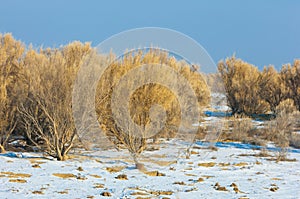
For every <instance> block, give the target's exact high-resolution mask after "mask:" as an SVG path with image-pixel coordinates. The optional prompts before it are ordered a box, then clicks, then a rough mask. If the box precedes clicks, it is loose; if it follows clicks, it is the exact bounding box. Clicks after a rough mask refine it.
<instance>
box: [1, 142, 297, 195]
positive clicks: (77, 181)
mask: <svg viewBox="0 0 300 199" xmlns="http://www.w3.org/2000/svg"><path fill="white" fill-rule="evenodd" d="M210 145H211V144H208V143H205V142H196V143H195V144H194V145H193V146H192V151H193V153H192V154H191V155H190V158H189V159H187V158H186V156H185V150H186V148H187V147H188V146H190V143H187V142H183V141H178V140H170V141H162V142H161V143H160V144H159V146H160V149H159V150H154V151H145V152H144V153H143V154H142V157H141V159H140V160H141V163H143V164H144V165H145V167H146V168H147V170H148V171H159V172H160V173H163V174H165V176H149V175H147V174H145V173H143V172H141V171H139V170H137V169H135V167H134V163H133V161H132V160H131V158H130V155H129V153H128V152H127V151H126V150H125V149H124V150H120V151H117V150H115V149H109V150H101V149H97V150H96V149H95V150H93V151H80V150H77V151H74V152H72V154H71V155H72V158H71V159H69V160H67V161H64V162H59V161H56V160H53V159H48V157H44V156H43V155H42V154H40V153H15V152H8V153H6V154H1V155H0V198H25V197H26V198H137V197H150V198H163V197H167V198H243V197H244V198H300V170H299V168H300V163H299V160H300V150H299V149H293V148H291V149H290V150H289V156H288V157H289V158H290V159H293V158H295V159H296V160H297V161H284V162H275V161H270V160H269V159H270V158H272V157H259V156H255V154H258V153H259V152H260V150H257V148H258V147H257V146H255V145H249V144H241V143H219V142H217V143H215V146H216V147H217V148H218V150H212V149H211V148H209V146H210ZM267 148H268V149H270V150H271V151H270V152H269V154H270V155H274V154H275V152H276V148H275V147H274V146H272V145H268V146H267ZM202 163H204V165H205V164H207V165H208V166H201V165H203V164H202ZM209 164H211V165H209ZM111 167H119V168H121V169H120V171H118V172H112V173H111V172H109V171H108V170H107V169H106V168H111ZM8 172H12V173H8ZM21 174H30V175H31V176H29V177H28V176H25V177H24V176H22V175H21ZM53 174H73V175H70V176H71V177H69V178H65V179H64V178H61V177H57V176H55V175H53ZM119 174H126V175H127V178H128V180H120V179H116V177H117V176H118V175H119ZM199 178H202V180H203V181H202V180H201V181H200V182H198V179H199ZM15 179H20V180H26V181H25V182H24V181H23V183H22V181H14V180H15ZM10 181H11V182H10ZM216 183H218V184H219V186H220V187H225V189H226V190H227V191H221V190H216V189H217V188H216V187H215V186H214V185H215V184H216ZM232 183H235V184H236V185H237V186H238V190H239V191H240V192H239V193H236V192H235V191H234V190H233V187H231V186H230V185H231V184H232ZM270 189H272V190H274V191H271V190H270ZM159 191H161V192H160V193H162V194H161V195H158V194H159V193H158V192H159ZM162 191H165V192H162ZM167 191H171V195H163V194H167V193H168V192H167ZM103 192H109V193H111V194H112V195H111V197H105V196H101V193H103ZM134 193H139V194H141V193H144V194H145V195H132V194H134ZM151 193H152V194H151Z"/></svg>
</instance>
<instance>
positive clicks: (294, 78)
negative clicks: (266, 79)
mask: <svg viewBox="0 0 300 199" xmlns="http://www.w3.org/2000/svg"><path fill="white" fill-rule="evenodd" d="M281 75H282V78H283V81H284V83H285V86H286V87H287V88H288V96H289V98H291V99H293V100H294V103H295V106H296V107H297V109H298V110H300V60H295V61H294V64H293V65H292V66H291V65H290V64H286V65H284V66H283V67H282V69H281Z"/></svg>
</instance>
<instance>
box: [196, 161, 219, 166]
mask: <svg viewBox="0 0 300 199" xmlns="http://www.w3.org/2000/svg"><path fill="white" fill-rule="evenodd" d="M215 165H216V163H215V162H204V163H198V166H200V167H214V166H215Z"/></svg>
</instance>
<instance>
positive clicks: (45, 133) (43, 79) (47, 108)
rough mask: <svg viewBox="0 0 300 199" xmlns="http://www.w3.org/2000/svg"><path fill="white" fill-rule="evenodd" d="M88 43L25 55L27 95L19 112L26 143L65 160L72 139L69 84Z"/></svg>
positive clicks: (87, 47) (30, 51)
mask: <svg viewBox="0 0 300 199" xmlns="http://www.w3.org/2000/svg"><path fill="white" fill-rule="evenodd" d="M90 50H91V48H90V45H89V44H85V45H83V44H81V43H79V42H74V43H71V44H69V45H67V46H66V47H64V48H62V49H53V50H51V49H46V50H41V52H40V53H37V52H35V51H34V50H29V51H28V52H27V54H26V56H25V63H28V64H26V65H25V67H26V70H25V76H26V79H27V80H28V82H27V85H28V88H29V90H28V97H27V98H26V100H25V101H24V102H23V103H22V104H21V106H20V108H19V112H20V113H21V115H22V119H23V120H22V123H23V126H24V129H25V131H26V135H27V138H28V139H29V140H30V142H31V143H32V144H33V145H34V146H36V147H38V148H39V149H40V150H42V151H43V152H45V153H47V154H48V155H50V156H52V157H55V158H57V160H65V159H67V154H68V152H69V151H70V149H71V148H72V146H73V142H74V140H75V138H76V130H75V125H74V121H73V112H72V87H73V83H74V80H75V77H76V72H77V70H78V68H79V66H80V64H81V62H82V60H83V57H84V56H85V55H86V54H88V53H89V52H90Z"/></svg>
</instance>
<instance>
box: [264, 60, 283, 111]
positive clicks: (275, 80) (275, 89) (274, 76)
mask: <svg viewBox="0 0 300 199" xmlns="http://www.w3.org/2000/svg"><path fill="white" fill-rule="evenodd" d="M260 96H261V98H262V99H263V100H265V101H266V102H267V103H268V104H269V106H270V109H271V111H272V112H273V113H275V109H276V107H277V106H278V105H279V104H280V102H281V101H283V100H285V99H287V97H288V92H287V88H286V86H285V84H284V81H283V79H282V74H281V73H278V72H277V71H276V70H275V68H274V67H273V66H269V67H265V68H264V70H263V72H262V76H261V81H260Z"/></svg>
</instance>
